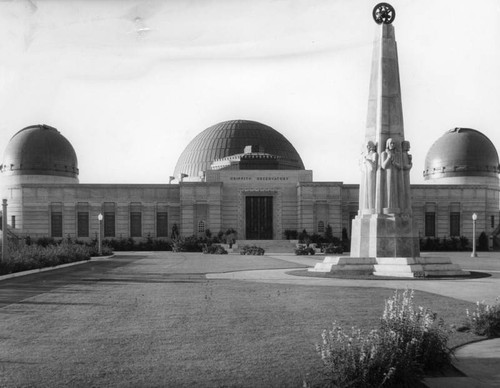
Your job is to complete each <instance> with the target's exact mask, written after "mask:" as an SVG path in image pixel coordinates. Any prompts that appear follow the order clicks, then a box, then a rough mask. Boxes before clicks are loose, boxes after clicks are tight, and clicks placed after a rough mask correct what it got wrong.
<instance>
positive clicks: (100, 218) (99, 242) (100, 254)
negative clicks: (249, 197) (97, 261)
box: [97, 213, 102, 256]
mask: <svg viewBox="0 0 500 388" xmlns="http://www.w3.org/2000/svg"><path fill="white" fill-rule="evenodd" d="M97 219H98V220H99V238H98V239H97V244H98V245H99V246H98V249H99V256H102V238H101V234H102V227H101V225H102V214H101V213H99V215H98V216H97Z"/></svg>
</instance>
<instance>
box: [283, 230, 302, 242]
mask: <svg viewBox="0 0 500 388" xmlns="http://www.w3.org/2000/svg"><path fill="white" fill-rule="evenodd" d="M298 236H299V233H298V232H297V231H296V230H292V229H285V239H286V240H297V239H298Z"/></svg>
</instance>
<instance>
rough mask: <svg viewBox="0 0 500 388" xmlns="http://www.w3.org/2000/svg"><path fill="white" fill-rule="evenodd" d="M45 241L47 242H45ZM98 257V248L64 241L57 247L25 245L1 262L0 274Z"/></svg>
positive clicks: (15, 249) (12, 251)
mask: <svg viewBox="0 0 500 388" xmlns="http://www.w3.org/2000/svg"><path fill="white" fill-rule="evenodd" d="M44 241H45V240H44ZM91 256H97V247H96V246H90V245H85V244H83V243H69V242H67V241H62V242H61V243H60V244H56V245H51V244H49V245H47V246H42V245H36V244H32V245H24V246H22V247H16V248H13V249H11V250H10V252H9V257H8V259H3V260H2V261H1V262H0V274H8V273H14V272H20V271H27V270H30V269H38V268H45V267H54V266H56V265H60V264H65V263H72V262H76V261H83V260H89V259H90V257H91Z"/></svg>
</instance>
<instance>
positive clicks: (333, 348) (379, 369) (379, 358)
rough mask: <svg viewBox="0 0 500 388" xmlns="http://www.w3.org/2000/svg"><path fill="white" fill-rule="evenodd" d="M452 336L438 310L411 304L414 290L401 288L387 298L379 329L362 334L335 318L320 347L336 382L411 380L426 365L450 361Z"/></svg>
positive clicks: (427, 367)
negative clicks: (339, 322)
mask: <svg viewBox="0 0 500 388" xmlns="http://www.w3.org/2000/svg"><path fill="white" fill-rule="evenodd" d="M447 340H448V336H447V333H446V331H445V330H444V325H443V322H442V321H437V320H436V314H434V313H432V312H431V311H429V310H427V309H424V308H422V307H418V308H415V307H414V305H413V291H409V290H406V291H404V292H403V293H402V294H401V293H399V292H398V291H396V292H395V294H394V296H393V297H392V298H390V299H388V300H387V301H386V303H385V309H384V313H383V315H382V319H381V322H380V328H379V329H378V330H372V331H371V332H370V333H368V334H367V335H364V334H363V333H362V332H361V330H359V329H357V328H355V327H353V328H352V329H351V331H350V333H347V332H345V331H344V329H343V328H342V327H339V326H336V325H335V324H334V326H333V329H332V330H324V331H323V333H322V342H321V344H320V345H318V346H317V351H318V353H319V355H320V357H321V360H322V361H323V365H324V367H325V372H326V377H327V378H328V380H329V383H330V384H329V385H330V386H334V387H348V386H349V387H380V386H382V385H383V386H398V387H399V386H411V385H414V384H416V383H417V382H418V380H419V379H420V378H421V377H422V375H423V373H424V372H426V371H430V370H434V369H438V368H441V367H443V366H445V365H450V363H451V353H450V350H449V349H448V348H447V346H446V344H447Z"/></svg>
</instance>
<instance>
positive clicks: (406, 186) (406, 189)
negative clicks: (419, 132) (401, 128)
mask: <svg viewBox="0 0 500 388" xmlns="http://www.w3.org/2000/svg"><path fill="white" fill-rule="evenodd" d="M408 151H410V142H409V141H406V140H405V141H403V142H402V143H401V152H402V154H401V163H402V167H403V182H402V183H403V184H402V189H403V190H402V191H403V196H402V205H401V210H402V211H403V212H404V213H407V214H411V193H410V170H411V168H412V166H413V162H412V156H411V155H410V154H409V153H408Z"/></svg>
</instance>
